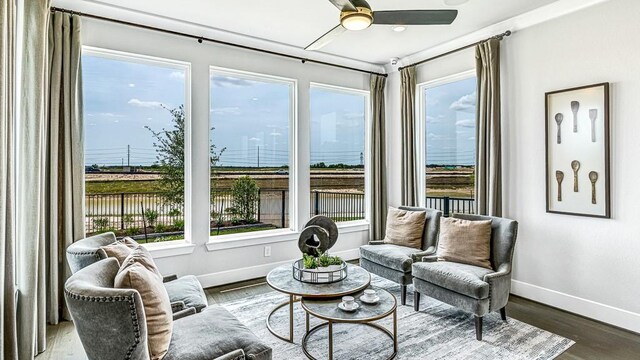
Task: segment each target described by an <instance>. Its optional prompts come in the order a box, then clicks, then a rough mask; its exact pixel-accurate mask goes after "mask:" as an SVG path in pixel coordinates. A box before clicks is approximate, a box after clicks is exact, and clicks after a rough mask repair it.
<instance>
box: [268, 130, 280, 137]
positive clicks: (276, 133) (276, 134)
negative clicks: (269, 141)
mask: <svg viewBox="0 0 640 360" xmlns="http://www.w3.org/2000/svg"><path fill="white" fill-rule="evenodd" d="M269 135H271V136H281V135H282V134H280V133H279V132H276V131H274V132H272V133H271V134H269Z"/></svg>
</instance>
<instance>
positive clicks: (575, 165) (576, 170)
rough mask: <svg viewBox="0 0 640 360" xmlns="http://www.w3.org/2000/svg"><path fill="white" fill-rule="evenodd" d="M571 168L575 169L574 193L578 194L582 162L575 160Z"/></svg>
mask: <svg viewBox="0 0 640 360" xmlns="http://www.w3.org/2000/svg"><path fill="white" fill-rule="evenodd" d="M571 168H572V169H573V192H578V170H580V161H578V160H573V161H572V162H571Z"/></svg>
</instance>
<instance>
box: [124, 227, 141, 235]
mask: <svg viewBox="0 0 640 360" xmlns="http://www.w3.org/2000/svg"><path fill="white" fill-rule="evenodd" d="M139 233H140V229H139V228H137V227H130V228H128V229H126V230H125V231H124V234H125V235H127V236H133V235H138V234H139Z"/></svg>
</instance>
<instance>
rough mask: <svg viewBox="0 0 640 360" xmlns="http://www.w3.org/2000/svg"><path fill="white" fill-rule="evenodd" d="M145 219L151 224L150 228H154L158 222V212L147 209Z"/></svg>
mask: <svg viewBox="0 0 640 360" xmlns="http://www.w3.org/2000/svg"><path fill="white" fill-rule="evenodd" d="M144 217H145V219H147V221H148V222H149V226H154V225H155V223H156V220H158V212H157V211H155V210H151V209H147V210H145V212H144Z"/></svg>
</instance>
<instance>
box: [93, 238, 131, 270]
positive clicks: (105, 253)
mask: <svg viewBox="0 0 640 360" xmlns="http://www.w3.org/2000/svg"><path fill="white" fill-rule="evenodd" d="M138 246H140V245H139V244H138V243H137V242H136V241H135V240H133V239H132V238H130V237H126V238H124V239H122V240H118V241H116V242H114V243H111V244H109V245H105V246H101V247H100V249H98V254H99V255H100V257H101V258H103V259H105V258H108V257H114V258H116V259H117V260H118V263H119V264H120V265H122V263H123V262H124V259H126V258H127V256H129V254H131V250H133V249H136V248H137V247H138Z"/></svg>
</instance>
